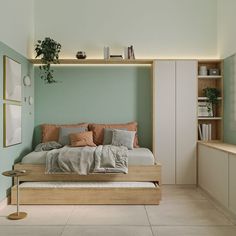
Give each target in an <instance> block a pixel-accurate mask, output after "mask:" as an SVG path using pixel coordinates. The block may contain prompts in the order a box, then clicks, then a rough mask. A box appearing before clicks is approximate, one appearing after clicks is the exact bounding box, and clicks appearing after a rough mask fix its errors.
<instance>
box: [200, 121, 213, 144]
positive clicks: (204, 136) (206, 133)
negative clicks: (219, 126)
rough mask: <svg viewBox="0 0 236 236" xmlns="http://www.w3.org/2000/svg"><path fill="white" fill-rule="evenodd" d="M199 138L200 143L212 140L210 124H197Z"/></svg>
mask: <svg viewBox="0 0 236 236" xmlns="http://www.w3.org/2000/svg"><path fill="white" fill-rule="evenodd" d="M198 134H199V138H200V140H202V141H210V140H212V125H211V124H199V125H198Z"/></svg>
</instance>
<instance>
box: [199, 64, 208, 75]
mask: <svg viewBox="0 0 236 236" xmlns="http://www.w3.org/2000/svg"><path fill="white" fill-rule="evenodd" d="M199 75H201V76H206V75H207V67H206V66H200V68H199Z"/></svg>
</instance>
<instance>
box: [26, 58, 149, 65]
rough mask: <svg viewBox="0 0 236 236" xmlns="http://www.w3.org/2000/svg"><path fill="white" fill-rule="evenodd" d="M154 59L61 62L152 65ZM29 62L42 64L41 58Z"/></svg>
mask: <svg viewBox="0 0 236 236" xmlns="http://www.w3.org/2000/svg"><path fill="white" fill-rule="evenodd" d="M153 61H154V60H153V59H135V60H125V59H109V60H104V59H60V60H59V62H60V64H62V65H66V64H67V65H76V64H78V65H80V64H88V65H89V64H90V65H104V64H117V65H152V64H153ZM29 62H31V63H32V64H35V65H40V64H42V63H41V60H40V59H29Z"/></svg>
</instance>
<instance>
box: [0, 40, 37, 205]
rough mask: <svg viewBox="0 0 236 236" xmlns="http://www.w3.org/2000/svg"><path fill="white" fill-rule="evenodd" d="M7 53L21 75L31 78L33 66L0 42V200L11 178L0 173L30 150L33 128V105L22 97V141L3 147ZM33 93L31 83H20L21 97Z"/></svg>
mask: <svg viewBox="0 0 236 236" xmlns="http://www.w3.org/2000/svg"><path fill="white" fill-rule="evenodd" d="M4 55H7V56H9V57H11V58H12V59H14V60H16V61H18V62H20V63H21V65H22V77H23V76H24V75H26V74H30V75H31V78H33V67H32V65H30V63H29V62H28V61H27V59H26V58H25V57H23V56H22V55H20V54H19V53H17V52H16V51H14V50H12V49H11V48H9V47H8V46H7V45H5V44H3V43H2V42H0V106H1V107H0V113H1V114H0V133H1V135H0V201H1V200H3V199H4V198H5V197H6V194H7V191H8V190H9V188H10V186H11V183H12V180H11V178H9V177H4V176H2V175H1V173H2V172H3V171H6V170H10V169H12V166H13V164H14V162H16V161H17V160H19V159H20V158H21V157H22V156H23V155H24V154H25V153H28V152H29V151H30V150H31V146H32V134H33V128H34V106H29V105H28V104H27V103H26V102H23V99H22V143H21V144H18V145H15V146H11V147H7V148H4V147H3V103H4V101H3V56H4ZM30 95H31V96H33V95H34V89H33V85H32V86H31V87H27V88H25V87H24V86H23V84H22V98H23V97H28V96H30Z"/></svg>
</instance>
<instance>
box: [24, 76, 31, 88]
mask: <svg viewBox="0 0 236 236" xmlns="http://www.w3.org/2000/svg"><path fill="white" fill-rule="evenodd" d="M23 83H24V85H25V86H28V87H29V86H31V78H30V76H29V75H26V76H24V78H23Z"/></svg>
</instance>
